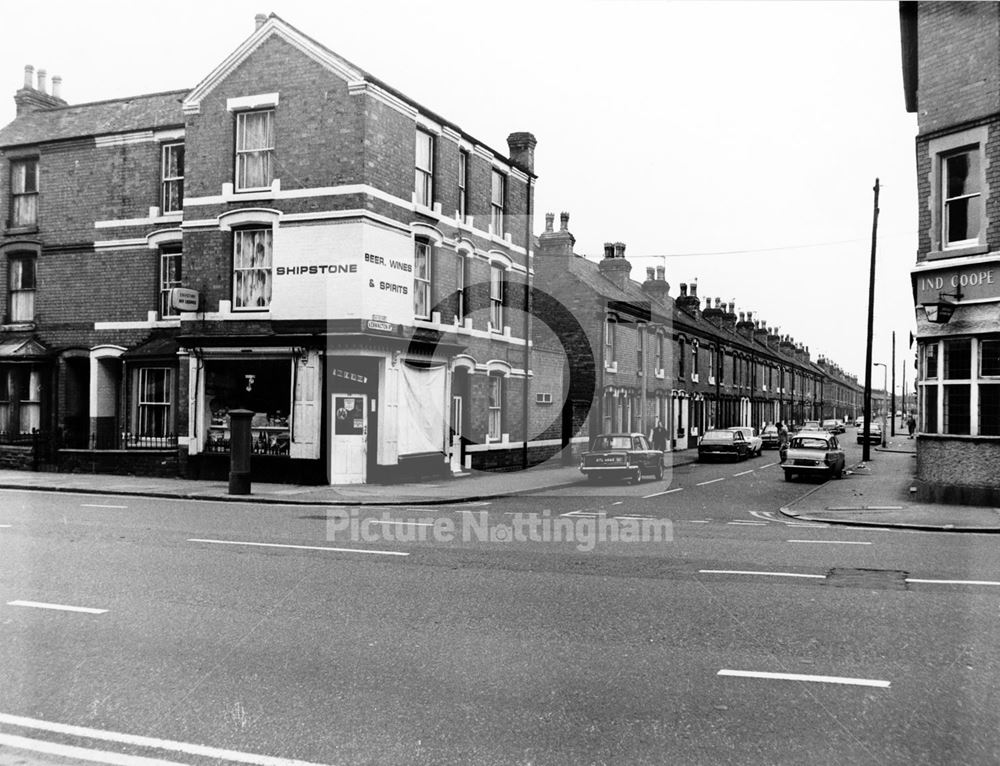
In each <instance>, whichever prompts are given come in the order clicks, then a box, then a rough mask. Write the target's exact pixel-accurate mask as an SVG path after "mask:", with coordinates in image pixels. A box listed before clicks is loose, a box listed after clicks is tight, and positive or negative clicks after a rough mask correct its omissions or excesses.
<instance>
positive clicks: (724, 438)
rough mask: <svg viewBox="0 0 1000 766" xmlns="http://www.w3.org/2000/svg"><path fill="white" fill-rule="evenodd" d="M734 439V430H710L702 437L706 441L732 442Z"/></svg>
mask: <svg viewBox="0 0 1000 766" xmlns="http://www.w3.org/2000/svg"><path fill="white" fill-rule="evenodd" d="M732 440H733V432H732V431H709V432H708V433H707V434H705V436H704V438H703V439H702V441H706V442H731V441H732Z"/></svg>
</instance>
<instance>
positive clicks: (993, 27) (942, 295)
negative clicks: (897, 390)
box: [900, 2, 1000, 505]
mask: <svg viewBox="0 0 1000 766" xmlns="http://www.w3.org/2000/svg"><path fill="white" fill-rule="evenodd" d="M900 32H901V43H902V52H903V84H904V94H905V97H906V108H907V111H909V112H915V113H916V114H917V127H918V133H917V137H916V142H915V143H916V167H917V192H918V215H919V219H918V220H919V232H918V235H919V239H918V242H919V245H918V251H917V259H916V265H915V266H914V267H913V269H912V271H911V284H912V289H913V298H914V309H915V315H916V325H917V346H918V348H917V350H918V373H917V400H918V409H919V417H918V434H917V490H918V493H919V496H920V497H921V498H923V499H925V500H931V501H941V502H950V503H963V504H985V505H997V504H1000V470H998V466H1000V178H998V176H997V172H996V169H997V168H1000V140H998V138H997V137H998V135H1000V133H998V131H1000V43H998V39H1000V4H997V3H995V2H989V3H964V2H961V3H937V2H933V3H914V2H903V3H900Z"/></svg>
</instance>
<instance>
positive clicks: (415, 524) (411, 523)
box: [368, 519, 434, 527]
mask: <svg viewBox="0 0 1000 766" xmlns="http://www.w3.org/2000/svg"><path fill="white" fill-rule="evenodd" d="M368 523H369V524H392V525H394V526H398V527H433V526H434V525H433V524H431V523H429V522H426V521H376V520H375V519H369V520H368Z"/></svg>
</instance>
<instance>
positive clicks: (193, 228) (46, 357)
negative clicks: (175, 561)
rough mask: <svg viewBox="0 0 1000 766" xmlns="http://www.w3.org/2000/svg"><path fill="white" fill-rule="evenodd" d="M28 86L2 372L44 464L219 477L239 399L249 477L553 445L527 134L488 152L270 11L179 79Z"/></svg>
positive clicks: (17, 162)
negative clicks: (77, 88)
mask: <svg viewBox="0 0 1000 766" xmlns="http://www.w3.org/2000/svg"><path fill="white" fill-rule="evenodd" d="M32 74H33V73H32V72H30V71H29V72H26V77H25V86H24V88H22V89H21V90H19V91H18V95H17V97H16V100H18V106H19V109H18V116H17V118H16V119H15V120H14V122H13V123H11V124H10V125H8V126H7V127H5V128H4V129H3V130H2V131H0V152H2V160H3V166H4V167H3V169H2V173H0V175H2V177H3V179H4V185H3V186H2V187H0V197H2V199H3V204H4V206H5V207H6V208H7V210H8V216H9V220H7V222H6V226H5V228H4V230H3V231H2V237H0V251H2V253H0V255H2V256H3V258H2V265H3V268H4V270H5V272H6V274H5V276H6V279H7V284H8V285H16V286H17V287H15V288H12V289H9V290H8V291H7V293H6V295H5V298H4V300H5V305H4V306H3V310H4V312H5V314H6V319H5V323H4V325H3V328H2V331H0V368H5V369H6V371H7V373H8V374H7V375H6V381H5V382H6V389H7V390H6V392H5V393H6V397H7V398H6V401H8V402H11V403H18V404H19V405H20V406H19V409H20V412H17V411H15V406H14V404H8V405H7V406H8V414H7V417H6V421H5V424H6V425H7V430H8V431H10V432H18V433H20V432H23V431H25V430H27V431H31V430H33V429H34V430H37V431H39V432H41V433H43V434H46V435H50V434H51V444H52V447H53V448H52V450H51V451H50V453H49V454H48V455H47V459H49V460H51V461H52V463H53V464H54V467H56V468H57V469H63V470H112V469H113V468H116V467H119V466H121V467H124V468H125V470H131V471H135V472H146V471H158V472H163V473H171V472H173V473H180V474H182V475H189V476H194V477H202V478H216V479H218V478H224V477H225V476H226V474H227V471H228V454H229V450H230V435H231V431H230V414H229V413H230V412H231V411H232V410H235V409H244V410H250V411H251V412H252V413H253V414H252V420H251V429H252V439H253V457H252V476H253V477H254V478H256V479H266V480H276V481H299V482H309V483H314V482H315V483H325V482H329V483H334V484H341V483H360V482H366V481H392V480H397V479H404V478H405V479H412V478H416V477H422V476H429V475H440V474H446V473H449V472H452V473H455V472H461V471H463V470H467V469H470V468H481V467H488V468H493V467H500V468H503V467H516V466H519V465H520V464H521V461H522V459H523V457H524V454H525V453H526V452H527V451H529V450H530V451H532V452H534V453H537V452H538V451H543V452H544V451H545V450H549V451H555V448H554V447H553V443H552V441H551V439H546V438H544V437H546V434H545V433H544V432H545V430H546V428H547V427H548V423H547V422H546V415H547V413H545V412H544V411H543V412H541V413H539V412H538V411H537V408H536V406H535V404H534V402H532V403H531V406H530V407H529V405H528V397H527V395H526V394H527V389H526V386H527V385H528V382H529V380H528V379H529V378H530V377H531V376H533V375H534V373H533V370H532V369H531V366H532V362H531V357H530V356H529V350H530V346H529V344H528V343H527V336H528V328H529V322H528V319H527V315H526V313H525V312H523V311H522V310H521V309H522V308H523V306H524V305H525V299H526V295H527V289H526V287H527V285H528V284H529V283H530V271H531V261H530V257H529V256H530V253H529V249H530V232H531V187H532V184H533V183H534V181H535V176H534V174H533V157H534V148H535V139H534V137H533V136H532V135H531V134H530V133H513V134H511V135H510V137H509V139H508V147H507V150H506V151H505V152H499V151H496V150H494V149H492V148H490V147H488V146H486V145H485V144H483V143H482V142H480V141H477V140H476V139H475V138H473V137H471V136H469V135H468V134H467V133H464V132H463V131H462V130H461V129H460V128H459V127H458V126H456V125H455V124H453V123H451V122H449V121H447V120H445V119H444V118H442V117H440V116H438V115H436V114H434V113H433V112H431V111H429V110H428V109H426V108H424V107H422V106H420V105H419V104H416V103H415V102H413V101H412V100H411V99H409V98H407V97H406V96H405V95H403V94H401V93H399V92H398V91H396V90H394V89H392V88H391V87H390V86H388V85H386V84H385V83H383V82H382V81H380V80H378V79H376V78H375V77H373V76H372V75H370V74H368V73H366V72H364V71H363V70H361V69H359V68H358V67H356V66H355V65H354V64H352V63H350V62H348V61H346V60H344V59H343V58H341V57H340V56H338V55H337V54H336V53H334V52H332V51H330V50H329V49H327V48H325V47H324V46H322V45H320V44H319V43H317V42H316V41H315V40H313V39H311V38H310V37H308V36H306V35H305V34H303V33H302V32H300V31H299V30H297V29H295V28H294V27H293V26H291V25H289V24H288V23H286V22H285V21H283V20H282V19H281V18H279V17H277V16H275V15H273V14H272V15H271V16H269V17H263V16H258V17H257V20H256V30H255V31H254V32H253V34H252V35H251V36H250V37H249V38H248V39H247V40H246V41H245V42H244V43H243V44H242V45H241V46H240V47H239V48H238V49H237V50H235V51H233V52H232V53H231V54H230V55H229V56H227V57H226V58H225V59H224V60H223V61H222V62H221V63H220V64H219V65H218V66H217V67H216V68H215V69H214V70H213V71H212V72H210V73H209V74H208V75H207V76H206V77H205V78H204V79H203V80H202V81H201V82H200V83H198V85H197V86H196V87H194V88H193V89H191V90H181V91H175V92H171V93H165V94H151V95H145V96H139V97H134V98H128V99H122V100H120V101H112V102H104V103H99V104H82V105H78V106H70V105H68V104H66V102H65V101H63V100H62V99H61V98H59V97H57V95H56V94H55V93H49V92H48V91H47V88H46V85H45V83H44V81H43V80H42V79H41V78H39V79H38V80H37V81H35V80H32ZM22 107H23V108H22ZM556 356H557V355H556ZM540 370H541V371H542V373H543V374H542V375H541V378H540V379H539V381H538V382H539V384H540V385H542V387H543V388H544V390H545V391H546V392H548V394H549V396H550V397H555V401H556V402H558V401H561V397H562V389H561V363H559V362H558V359H557V358H555V359H554V360H552V359H548V358H546V359H543V363H542V364H541V365H540ZM546 370H551V372H550V373H548V377H551V378H552V380H551V381H549V380H547V378H546V374H545V371H546ZM0 371H3V370H0ZM25 400H27V401H28V402H30V404H29V405H27V407H26V406H25V405H24V404H20V403H21V402H23V401H25ZM36 402H37V406H34V405H35V403H36ZM2 406H3V405H2V403H0V407H2ZM534 429H537V430H534ZM556 444H557V442H556Z"/></svg>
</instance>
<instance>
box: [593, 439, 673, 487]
mask: <svg viewBox="0 0 1000 766" xmlns="http://www.w3.org/2000/svg"><path fill="white" fill-rule="evenodd" d="M580 471H581V472H582V473H583V475H584V476H586V477H587V478H588V479H589V480H591V481H596V480H597V479H599V478H608V479H626V478H627V479H631V480H632V481H635V482H639V481H641V480H642V477H643V476H644V475H649V476H652V477H653V478H654V479H656V480H660V479H662V478H663V452H662V451H661V450H658V449H653V447H652V445H651V444H650V443H649V440H648V439H647V438H646V437H645V436H643V435H642V434H638V433H634V434H629V433H615V434H601V435H600V436H598V437H596V438H595V439H594V440H593V441H592V442H591V443H590V450H589V451H587V452H584V453H583V455H581V456H580Z"/></svg>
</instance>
